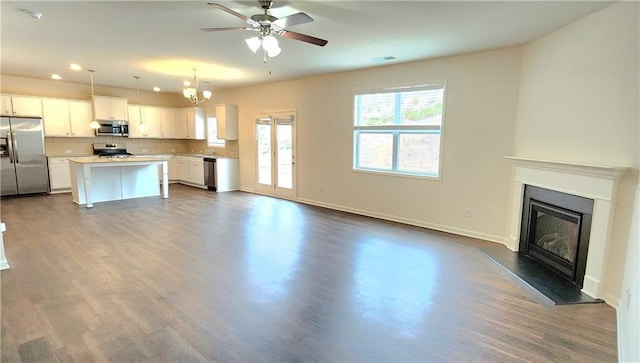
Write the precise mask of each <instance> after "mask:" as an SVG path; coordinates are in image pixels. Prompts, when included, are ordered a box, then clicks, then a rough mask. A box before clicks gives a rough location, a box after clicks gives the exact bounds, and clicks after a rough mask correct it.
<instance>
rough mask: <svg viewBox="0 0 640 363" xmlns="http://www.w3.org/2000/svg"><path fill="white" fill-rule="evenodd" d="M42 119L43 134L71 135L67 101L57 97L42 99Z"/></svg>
mask: <svg viewBox="0 0 640 363" xmlns="http://www.w3.org/2000/svg"><path fill="white" fill-rule="evenodd" d="M42 119H43V121H44V135H45V136H71V123H70V122H69V101H67V100H62V99H57V98H45V99H43V100H42Z"/></svg>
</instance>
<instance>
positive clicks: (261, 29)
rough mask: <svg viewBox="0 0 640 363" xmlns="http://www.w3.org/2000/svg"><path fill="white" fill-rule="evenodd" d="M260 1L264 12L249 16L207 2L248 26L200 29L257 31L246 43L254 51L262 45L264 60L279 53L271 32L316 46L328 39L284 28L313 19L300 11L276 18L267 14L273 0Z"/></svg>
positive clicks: (211, 30) (321, 44)
mask: <svg viewBox="0 0 640 363" xmlns="http://www.w3.org/2000/svg"><path fill="white" fill-rule="evenodd" d="M258 2H259V3H260V7H261V8H262V9H264V14H255V15H253V16H251V17H250V18H249V17H247V16H244V15H242V14H240V13H238V12H236V11H234V10H231V9H229V8H227V7H226V6H222V5H220V4H216V3H207V5H209V6H211V7H214V8H217V9H220V10H223V11H226V12H227V13H229V14H231V15H234V16H236V17H238V18H240V19H242V20H243V21H245V22H246V23H247V24H249V26H245V27H229V28H202V29H200V30H202V31H205V32H215V31H228V30H248V31H252V32H258V33H259V35H258V36H257V37H254V38H250V39H247V40H246V42H247V45H248V46H249V48H250V49H251V50H252V51H253V52H254V53H255V52H257V50H258V49H259V48H260V47H262V48H263V50H264V51H265V58H264V61H265V62H267V60H268V59H269V58H273V57H275V56H277V55H278V54H280V47H279V45H278V40H277V39H276V38H275V37H274V36H273V34H277V35H279V36H282V37H284V38H289V39H295V40H300V41H303V42H306V43H310V44H315V45H318V46H321V47H323V46H325V45H326V44H327V43H328V41H326V40H324V39H320V38H316V37H312V36H310V35H306V34H301V33H296V32H292V31H290V30H287V29H285V28H288V27H291V26H294V25H299V24H304V23H310V22H312V21H313V19H312V18H311V17H310V16H309V15H307V14H305V13H302V12H299V13H295V14H292V15H289V16H285V17H282V18H276V17H275V16H273V15H269V14H268V12H267V11H268V10H269V9H270V8H271V6H272V5H273V1H271V0H258Z"/></svg>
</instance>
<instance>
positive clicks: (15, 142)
mask: <svg viewBox="0 0 640 363" xmlns="http://www.w3.org/2000/svg"><path fill="white" fill-rule="evenodd" d="M13 149H14V150H13V155H14V157H15V159H16V164H18V163H20V159H19V158H18V139H16V133H15V132H14V133H13Z"/></svg>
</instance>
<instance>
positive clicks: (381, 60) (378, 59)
mask: <svg viewBox="0 0 640 363" xmlns="http://www.w3.org/2000/svg"><path fill="white" fill-rule="evenodd" d="M394 59H396V57H394V56H392V55H388V56H385V57H375V58H371V60H372V61H374V62H387V61H390V60H394Z"/></svg>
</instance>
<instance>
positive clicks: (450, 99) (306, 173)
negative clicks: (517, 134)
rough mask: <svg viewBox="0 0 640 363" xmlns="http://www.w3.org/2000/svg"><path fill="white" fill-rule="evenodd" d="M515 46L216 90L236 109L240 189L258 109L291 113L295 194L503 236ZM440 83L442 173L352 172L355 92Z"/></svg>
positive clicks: (251, 183)
mask: <svg viewBox="0 0 640 363" xmlns="http://www.w3.org/2000/svg"><path fill="white" fill-rule="evenodd" d="M520 52H521V49H520V48H519V47H517V48H507V49H501V50H495V51H488V52H481V53H473V54H468V55H462V56H455V57H447V58H440V59H435V60H429V61H422V62H415V63H407V64H401V65H392V66H385V67H378V68H371V69H366V70H359V71H352V72H344V73H337V74H331V75H325V76H318V77H312V78H305V79H297V80H291V81H286V82H279V83H273V84H268V85H261V86H253V87H247V88H241V89H234V90H227V91H224V90H223V91H221V92H217V94H216V96H214V97H216V99H215V102H216V103H230V104H237V105H238V106H239V114H240V115H239V118H240V142H239V143H240V164H241V177H240V179H241V186H242V188H243V189H245V190H254V189H255V179H256V178H255V156H254V152H255V150H254V141H253V140H254V139H255V136H254V117H255V114H256V113H258V112H260V111H263V110H290V109H297V112H298V123H297V127H298V130H297V135H298V138H297V144H298V148H297V150H298V159H297V161H298V164H297V166H298V199H300V200H303V201H307V202H311V203H317V204H322V205H328V206H332V207H334V208H339V209H347V210H353V211H359V212H362V213H365V214H369V215H376V216H379V217H383V218H388V219H392V220H399V221H404V222H408V223H412V224H417V225H423V226H428V227H432V228H436V229H442V230H447V231H452V232H456V233H462V234H468V235H474V236H478V237H481V238H485V239H488V240H494V241H500V242H503V241H504V225H505V219H506V215H507V205H508V190H509V181H510V180H509V179H510V172H511V169H510V163H509V162H508V161H506V160H505V159H504V156H505V155H509V154H511V147H512V137H513V125H514V119H515V115H516V104H517V93H518V80H519V76H520ZM274 68H276V66H275V65H274ZM274 71H277V68H276V69H275V70H274ZM438 80H446V82H447V89H446V101H445V102H446V103H445V107H446V110H445V112H446V116H445V117H446V119H445V124H444V160H443V165H442V179H441V180H427V179H418V178H407V177H396V176H383V175H373V174H365V173H357V172H353V170H352V159H353V150H352V139H353V129H352V125H353V94H354V91H355V90H357V89H363V88H364V89H366V88H375V87H385V86H392V85H406V84H423V83H425V82H429V81H438ZM465 207H469V208H471V210H472V215H471V217H470V218H465V217H464V208H465Z"/></svg>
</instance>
